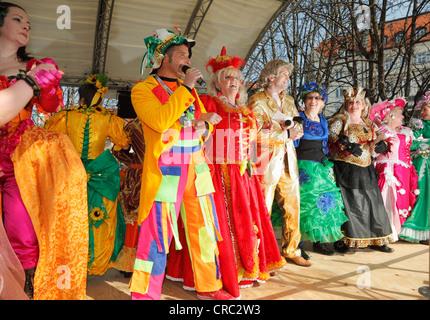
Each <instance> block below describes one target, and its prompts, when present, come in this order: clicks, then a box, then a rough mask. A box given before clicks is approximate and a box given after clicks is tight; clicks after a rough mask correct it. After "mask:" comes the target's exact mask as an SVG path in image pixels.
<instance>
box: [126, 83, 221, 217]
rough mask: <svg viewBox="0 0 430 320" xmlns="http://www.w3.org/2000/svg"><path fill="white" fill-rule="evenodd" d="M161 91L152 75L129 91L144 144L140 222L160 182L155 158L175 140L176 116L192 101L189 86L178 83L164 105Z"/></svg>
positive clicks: (179, 128)
mask: <svg viewBox="0 0 430 320" xmlns="http://www.w3.org/2000/svg"><path fill="white" fill-rule="evenodd" d="M160 90H164V89H163V88H162V86H161V85H160V84H159V83H158V82H157V80H156V79H155V78H154V77H153V76H149V77H148V78H147V79H146V80H145V81H143V82H139V83H137V84H136V85H135V86H134V87H133V89H132V90H131V101H132V104H133V108H134V110H135V111H136V114H137V116H138V118H139V119H140V121H141V122H142V129H143V135H144V138H145V145H146V150H145V158H144V160H143V171H142V187H141V192H140V206H139V214H138V224H139V225H140V224H141V223H142V221H143V220H145V218H146V217H147V216H148V214H149V212H150V210H151V207H152V204H153V202H154V199H155V196H156V195H157V192H158V189H159V187H160V184H161V178H162V175H161V171H160V169H159V167H158V159H159V158H160V155H161V154H162V153H163V152H165V151H167V150H169V149H170V148H171V147H172V146H173V145H174V144H175V143H176V141H177V140H178V138H179V133H180V131H181V123H180V122H179V118H180V116H181V115H182V113H183V112H184V111H185V110H186V109H187V108H188V107H189V106H190V105H191V104H193V103H194V101H195V98H194V96H193V95H192V94H191V93H190V92H189V91H188V89H187V88H186V87H184V86H180V87H179V88H178V89H176V90H175V91H174V92H173V93H172V95H171V96H170V97H169V99H168V100H167V101H166V102H165V103H164V104H163V103H162V102H161V101H160V94H159V93H160ZM193 90H195V89H193ZM164 93H165V92H164ZM195 96H196V97H197V99H198V103H199V105H200V108H201V112H202V113H206V110H205V109H204V106H203V103H202V102H201V101H200V99H199V98H198V95H197V94H195ZM212 129H213V127H212V126H211V125H209V130H210V131H212Z"/></svg>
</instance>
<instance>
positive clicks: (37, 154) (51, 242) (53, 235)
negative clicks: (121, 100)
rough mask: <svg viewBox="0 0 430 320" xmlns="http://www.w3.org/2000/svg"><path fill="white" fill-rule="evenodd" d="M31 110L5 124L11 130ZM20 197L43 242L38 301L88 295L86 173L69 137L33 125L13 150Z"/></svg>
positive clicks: (36, 283) (36, 282) (36, 292)
mask: <svg viewBox="0 0 430 320" xmlns="http://www.w3.org/2000/svg"><path fill="white" fill-rule="evenodd" d="M30 116H31V111H30V110H27V109H23V110H22V111H21V113H20V114H19V115H18V116H17V117H15V118H14V119H13V120H12V121H10V122H9V123H8V124H7V127H8V129H7V130H8V131H9V134H10V135H13V133H14V132H16V130H17V129H18V128H19V124H20V123H21V122H22V121H25V120H28V119H30ZM11 159H12V162H13V165H14V171H15V178H16V181H17V184H18V187H19V190H20V194H21V198H22V201H23V203H24V205H25V207H26V209H27V211H28V213H29V215H30V218H31V221H32V223H33V227H34V230H35V232H36V235H37V239H38V243H39V259H38V263H37V267H36V273H35V277H34V299H35V300H74V299H81V300H84V299H85V298H86V279H87V278H86V276H87V272H86V266H87V256H88V249H87V248H88V231H87V230H88V220H87V210H88V209H87V201H86V200H87V190H86V172H85V169H84V166H83V165H82V162H81V160H80V158H79V155H78V154H77V152H76V150H75V148H74V147H73V145H72V143H71V142H70V139H69V138H68V137H67V136H66V135H63V134H58V133H54V132H50V131H47V130H45V129H42V128H40V127H38V126H35V125H30V126H28V127H26V128H25V131H24V133H23V134H22V135H21V136H20V138H19V143H18V144H17V145H16V147H15V150H14V152H13V153H12V154H11Z"/></svg>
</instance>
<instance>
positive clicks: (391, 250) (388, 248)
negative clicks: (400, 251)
mask: <svg viewBox="0 0 430 320" xmlns="http://www.w3.org/2000/svg"><path fill="white" fill-rule="evenodd" d="M369 247H370V248H372V249H373V250H378V251H381V252H388V253H391V252H394V249H393V248H390V247H389V246H387V245H385V244H383V245H382V246H374V245H372V246H369Z"/></svg>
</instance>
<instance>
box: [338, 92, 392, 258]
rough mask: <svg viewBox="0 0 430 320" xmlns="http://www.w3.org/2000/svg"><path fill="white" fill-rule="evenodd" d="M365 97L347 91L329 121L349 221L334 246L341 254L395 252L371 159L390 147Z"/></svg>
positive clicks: (340, 186)
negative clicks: (352, 249) (356, 250)
mask: <svg viewBox="0 0 430 320" xmlns="http://www.w3.org/2000/svg"><path fill="white" fill-rule="evenodd" d="M365 94H366V91H364V90H363V89H362V88H359V87H351V88H349V89H348V90H344V91H343V95H344V102H343V104H342V107H341V108H340V110H339V112H338V113H337V114H336V115H335V116H334V117H333V118H332V119H331V120H330V121H329V131H330V135H329V148H330V151H331V152H330V153H331V159H332V161H333V162H334V167H333V168H334V175H335V177H336V182H337V184H338V186H339V188H340V190H341V193H342V199H343V203H344V206H345V214H346V216H347V218H348V219H349V221H347V222H345V223H344V224H343V226H342V230H343V232H344V235H345V237H344V238H343V239H342V240H339V241H337V242H335V245H334V247H335V250H337V251H339V252H341V253H345V252H349V251H350V250H349V247H355V248H365V247H371V248H374V249H377V250H380V251H383V252H392V251H394V250H393V249H392V248H390V247H388V244H389V242H390V241H392V240H393V236H392V231H391V226H390V222H389V220H388V214H387V211H386V210H385V207H384V201H383V199H382V196H381V190H380V189H379V186H378V174H377V172H376V170H375V167H374V166H373V164H372V155H373V154H374V153H384V152H385V151H386V150H387V144H386V143H385V142H384V141H383V140H382V139H383V135H381V134H380V132H379V130H378V127H377V126H376V124H375V123H373V122H372V121H371V120H369V119H368V113H369V106H370V102H369V100H368V99H366V98H365Z"/></svg>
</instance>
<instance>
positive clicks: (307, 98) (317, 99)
mask: <svg viewBox="0 0 430 320" xmlns="http://www.w3.org/2000/svg"><path fill="white" fill-rule="evenodd" d="M313 99H315V101H323V100H324V99H323V97H318V96H316V97H312V96H311V97H308V96H306V98H305V100H313Z"/></svg>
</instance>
